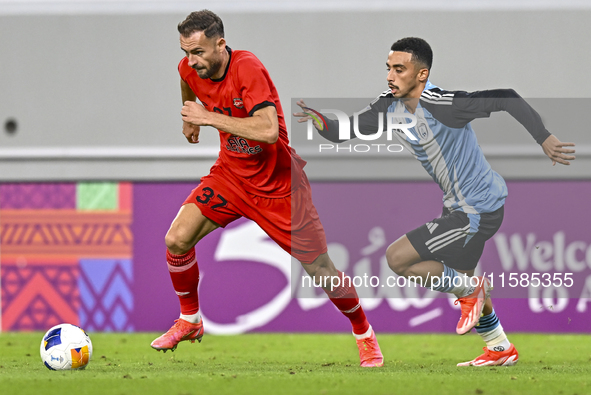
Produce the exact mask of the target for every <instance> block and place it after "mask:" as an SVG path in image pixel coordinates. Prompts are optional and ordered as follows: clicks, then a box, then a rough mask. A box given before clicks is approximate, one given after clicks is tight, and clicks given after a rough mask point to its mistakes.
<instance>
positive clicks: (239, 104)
mask: <svg viewBox="0 0 591 395" xmlns="http://www.w3.org/2000/svg"><path fill="white" fill-rule="evenodd" d="M234 107H236V108H244V102H243V101H242V99H239V98H235V99H234Z"/></svg>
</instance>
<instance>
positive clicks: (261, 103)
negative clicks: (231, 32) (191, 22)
mask: <svg viewBox="0 0 591 395" xmlns="http://www.w3.org/2000/svg"><path fill="white" fill-rule="evenodd" d="M226 48H227V50H228V54H229V56H230V60H229V61H228V65H227V67H226V71H225V73H224V75H223V77H222V78H220V79H219V80H217V79H211V78H206V79H201V78H200V77H199V76H198V75H197V72H196V71H195V70H193V69H192V68H191V67H189V65H188V59H187V58H186V57H185V58H183V60H181V62H180V63H179V74H180V75H181V78H182V79H183V80H184V81H185V82H186V83H187V84H188V85H189V86H190V87H191V89H192V90H193V92H194V93H195V95H197V98H198V99H199V101H200V102H201V103H202V104H203V106H204V107H205V108H206V109H208V110H209V111H216V112H218V113H220V114H224V115H229V116H231V117H237V118H246V117H249V116H252V114H253V113H254V112H255V111H257V110H259V109H261V108H264V107H267V106H274V107H275V108H276V109H277V117H278V120H279V138H278V140H277V142H276V143H275V144H267V143H263V142H259V141H253V140H249V139H245V138H243V137H239V136H236V135H233V134H231V133H227V132H225V131H223V130H219V132H220V156H219V158H218V160H217V161H216V163H215V165H214V166H213V167H212V169H211V170H212V172H213V171H220V172H222V173H223V174H224V175H225V176H227V177H229V178H230V179H232V180H234V181H236V182H237V183H238V184H239V185H241V186H242V187H243V188H244V189H245V190H246V191H247V192H249V193H252V194H254V195H259V196H277V197H281V196H287V195H289V194H290V193H291V190H292V175H293V183H294V189H295V188H296V187H297V185H299V184H300V180H301V174H302V168H303V167H304V164H305V163H306V162H304V161H303V160H302V159H301V158H300V157H299V156H298V155H297V154H296V153H295V151H294V150H293V149H292V148H291V147H290V146H289V140H288V137H287V128H286V127H285V118H284V116H283V109H282V108H281V103H280V101H279V95H278V94H277V90H276V89H275V85H274V84H273V81H271V77H270V76H269V72H268V71H267V69H266V68H265V66H263V64H262V63H261V61H260V60H259V59H258V58H257V57H256V56H254V54H252V53H250V52H248V51H239V50H236V51H234V50H231V49H230V48H229V47H226ZM292 173H293V174H292Z"/></svg>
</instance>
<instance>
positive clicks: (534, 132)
mask: <svg viewBox="0 0 591 395" xmlns="http://www.w3.org/2000/svg"><path fill="white" fill-rule="evenodd" d="M451 108H452V113H453V116H454V118H456V119H464V120H465V121H466V123H467V122H469V121H471V120H472V119H475V118H483V117H488V116H490V114H491V112H496V111H506V112H508V113H509V114H510V115H511V116H512V117H513V118H515V119H516V120H517V121H518V122H519V123H521V124H522V125H523V126H524V127H525V129H526V130H527V131H528V132H529V134H531V136H532V137H533V138H534V139H535V140H536V142H537V143H538V144H540V145H541V146H542V150H543V151H544V153H545V154H546V155H547V156H548V157H549V158H550V160H552V165H555V164H556V163H560V164H563V165H570V161H571V160H574V159H575V156H574V155H571V154H574V153H575V150H574V149H572V148H565V147H574V146H575V144H574V143H565V142H562V141H560V140H559V139H558V138H557V137H556V136H554V135H552V134H550V132H548V130H546V127H545V126H544V124H543V122H542V118H541V117H540V114H538V113H537V111H536V110H534V109H533V108H532V107H531V106H530V105H529V104H528V103H527V102H526V101H525V100H524V99H523V98H522V97H521V96H520V95H519V94H518V93H517V92H515V91H514V90H513V89H492V90H486V91H478V92H472V93H468V92H455V94H454V98H453V102H452V106H451Z"/></svg>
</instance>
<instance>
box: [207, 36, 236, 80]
mask: <svg viewBox="0 0 591 395" xmlns="http://www.w3.org/2000/svg"><path fill="white" fill-rule="evenodd" d="M226 51H228V56H229V57H228V64H227V65H226V70H224V75H222V78H218V79H215V78H210V80H212V81H213V82H221V81H223V80H224V78H226V74H228V69H229V68H230V62H231V61H232V48H230V47H228V46H227V45H226Z"/></svg>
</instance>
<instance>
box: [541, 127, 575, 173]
mask: <svg viewBox="0 0 591 395" xmlns="http://www.w3.org/2000/svg"><path fill="white" fill-rule="evenodd" d="M574 146H575V143H563V142H562V141H560V140H558V139H557V138H556V136H554V135H552V134H551V135H550V137H548V138H547V139H546V140H545V141H544V142H543V143H542V149H543V150H544V153H545V154H546V155H548V158H550V159H551V160H552V166H554V165H555V164H556V163H560V164H563V165H570V162H569V161H570V160H575V156H574V155H567V154H574V153H575V150H574V149H570V148H564V147H574Z"/></svg>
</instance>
